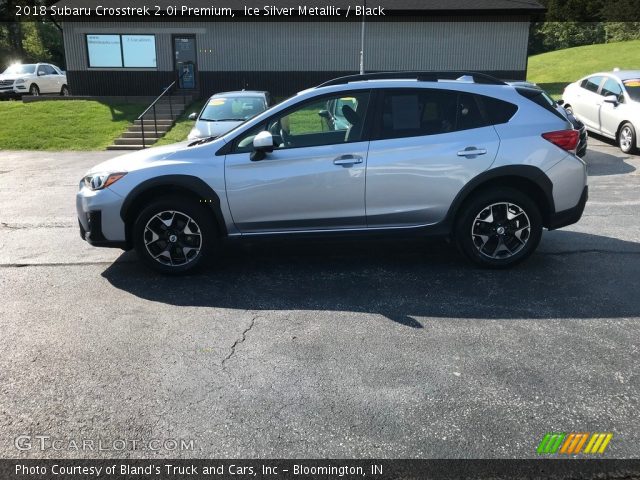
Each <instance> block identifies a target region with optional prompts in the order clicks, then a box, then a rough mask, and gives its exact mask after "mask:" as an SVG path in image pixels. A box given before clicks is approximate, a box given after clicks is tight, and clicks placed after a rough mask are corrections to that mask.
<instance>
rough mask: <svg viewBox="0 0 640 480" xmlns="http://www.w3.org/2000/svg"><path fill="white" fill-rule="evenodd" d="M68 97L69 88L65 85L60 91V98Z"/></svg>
mask: <svg viewBox="0 0 640 480" xmlns="http://www.w3.org/2000/svg"><path fill="white" fill-rule="evenodd" d="M69 95H71V93H70V92H69V87H67V86H66V85H63V86H62V88H61V89H60V96H62V97H68V96H69Z"/></svg>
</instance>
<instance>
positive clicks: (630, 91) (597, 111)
mask: <svg viewBox="0 0 640 480" xmlns="http://www.w3.org/2000/svg"><path fill="white" fill-rule="evenodd" d="M562 98H563V100H564V102H565V104H564V105H565V108H566V109H567V110H569V111H572V112H573V114H574V115H575V116H576V117H577V118H578V119H580V120H581V121H582V122H583V123H584V124H585V125H586V127H587V129H588V130H590V131H592V132H595V133H598V134H600V135H603V136H605V137H608V138H612V139H614V140H616V141H617V142H618V146H619V147H620V149H621V150H622V151H623V152H624V153H635V152H637V151H638V149H640V138H639V137H638V132H640V70H614V71H612V72H602V73H594V74H593V75H589V76H587V77H585V78H582V79H580V80H578V81H577V82H574V83H571V84H569V85H568V86H567V88H566V89H565V90H564V94H563V96H562Z"/></svg>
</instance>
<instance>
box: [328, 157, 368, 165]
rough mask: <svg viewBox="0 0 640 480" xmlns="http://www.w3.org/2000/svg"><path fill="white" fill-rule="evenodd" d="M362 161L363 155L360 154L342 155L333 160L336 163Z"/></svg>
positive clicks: (347, 163)
mask: <svg viewBox="0 0 640 480" xmlns="http://www.w3.org/2000/svg"><path fill="white" fill-rule="evenodd" d="M355 163H362V157H361V156H359V155H340V156H339V157H338V158H336V159H335V160H334V161H333V164H334V165H353V164H355Z"/></svg>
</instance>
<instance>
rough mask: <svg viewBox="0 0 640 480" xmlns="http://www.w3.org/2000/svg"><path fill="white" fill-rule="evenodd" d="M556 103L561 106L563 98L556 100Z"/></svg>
mask: <svg viewBox="0 0 640 480" xmlns="http://www.w3.org/2000/svg"><path fill="white" fill-rule="evenodd" d="M556 103H557V104H558V105H560V106H562V105H564V100H563V99H560V100H558V101H557V102H556Z"/></svg>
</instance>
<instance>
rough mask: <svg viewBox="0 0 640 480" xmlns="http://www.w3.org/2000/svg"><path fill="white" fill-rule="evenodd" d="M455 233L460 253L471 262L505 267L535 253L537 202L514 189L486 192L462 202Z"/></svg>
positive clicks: (538, 233) (539, 225)
mask: <svg viewBox="0 0 640 480" xmlns="http://www.w3.org/2000/svg"><path fill="white" fill-rule="evenodd" d="M523 214H524V215H523ZM510 215H511V218H510V219H508V217H509V216H510ZM503 218H504V220H503ZM527 223H528V228H527V227H526V225H527ZM454 234H455V241H456V244H457V246H458V248H459V249H460V251H461V252H462V253H463V254H464V255H465V256H466V257H467V258H469V259H470V260H471V261H473V262H474V263H476V264H478V265H480V266H482V267H485V268H508V267H511V266H513V265H516V264H517V263H520V262H522V261H523V260H525V259H526V258H528V257H529V256H530V255H531V254H532V253H533V252H534V251H535V249H536V247H537V246H538V244H539V243H540V238H541V237H542V216H541V214H540V209H539V208H538V206H537V205H536V203H535V202H534V201H533V200H532V199H531V198H530V197H529V196H527V195H525V194H523V193H521V192H519V191H517V190H514V189H511V188H507V187H503V188H495V189H492V190H485V191H481V192H479V193H477V194H475V195H473V196H472V197H471V198H470V199H469V200H467V201H466V202H465V203H464V205H463V206H462V208H461V210H460V214H459V215H458V218H457V222H456V226H455V232H454ZM501 242H502V243H501ZM494 247H495V248H494Z"/></svg>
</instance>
